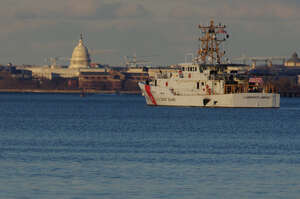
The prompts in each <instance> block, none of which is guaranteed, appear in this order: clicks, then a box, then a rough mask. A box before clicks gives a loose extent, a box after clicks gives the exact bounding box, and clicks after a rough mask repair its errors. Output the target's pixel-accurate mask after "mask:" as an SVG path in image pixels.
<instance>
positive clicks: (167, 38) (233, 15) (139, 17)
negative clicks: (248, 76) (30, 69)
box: [0, 0, 300, 65]
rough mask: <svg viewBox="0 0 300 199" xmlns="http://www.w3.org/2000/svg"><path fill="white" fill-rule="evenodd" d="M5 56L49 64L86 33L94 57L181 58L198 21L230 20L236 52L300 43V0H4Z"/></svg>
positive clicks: (1, 36) (0, 12)
mask: <svg viewBox="0 0 300 199" xmlns="http://www.w3.org/2000/svg"><path fill="white" fill-rule="evenodd" d="M0 3H1V4H0V5H1V6H0V25H1V29H0V40H1V46H0V63H1V64H7V63H8V62H12V63H14V64H44V63H45V62H44V60H45V58H48V57H55V56H62V57H67V58H69V57H71V54H72V51H73V48H74V47H75V46H76V44H77V42H78V39H79V35H80V33H83V35H84V39H85V43H86V45H87V47H88V48H89V49H91V50H93V51H94V52H96V54H93V55H92V56H91V57H92V61H93V62H100V63H107V64H114V65H119V64H120V63H121V61H122V59H123V56H125V55H132V54H133V53H135V52H136V54H137V56H153V58H152V59H151V60H152V61H153V63H155V64H176V63H178V62H182V61H184V56H185V54H186V53H191V52H196V49H197V47H198V41H197V38H198V37H199V30H198V28H197V26H198V24H207V23H208V22H209V20H210V19H214V20H215V21H216V22H222V23H224V24H226V25H227V32H229V33H230V39H229V40H228V42H227V45H226V46H227V47H228V49H229V51H230V53H229V55H230V57H239V56H241V55H242V54H245V55H248V56H290V55H291V54H292V53H293V52H295V51H298V52H299V53H300V51H299V46H300V45H299V44H300V40H299V38H300V26H299V25H300V12H299V8H300V1H299V0H0Z"/></svg>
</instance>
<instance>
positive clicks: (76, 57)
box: [69, 34, 91, 68]
mask: <svg viewBox="0 0 300 199" xmlns="http://www.w3.org/2000/svg"><path fill="white" fill-rule="evenodd" d="M90 63H91V59H90V54H89V51H88V49H87V47H85V45H84V43H83V38H82V34H81V35H80V40H79V43H78V45H77V46H76V47H75V48H74V50H73V53H72V58H71V61H70V66H69V68H88V67H89V66H90Z"/></svg>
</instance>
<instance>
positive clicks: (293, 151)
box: [0, 94, 300, 199]
mask: <svg viewBox="0 0 300 199" xmlns="http://www.w3.org/2000/svg"><path fill="white" fill-rule="evenodd" d="M0 111H1V114H0V198H1V199H2V198H4V199H10V198H20V199H21V198H22V199H27V198H28V199H29V198H30V199H31V198H74V199H80V198H105V199H106V198H107V199H110V198H113V199H119V198H120V199H121V198H130V199H131V198H138V199H140V198H167V199H176V198H178V199H179V198H180V199H182V198H187V199H190V198H214V199H215V198H264V199H265V198H272V199H273V198H299V195H300V99H299V98H282V99H281V108H280V109H202V108H174V107H149V106H146V105H145V102H144V99H143V97H142V96H136V95H120V96H118V95H91V96H88V97H86V98H80V97H79V96H78V95H63V94H60V95H58V94H57V95H56V94H0Z"/></svg>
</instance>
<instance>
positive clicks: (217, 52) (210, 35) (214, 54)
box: [198, 20, 229, 65]
mask: <svg viewBox="0 0 300 199" xmlns="http://www.w3.org/2000/svg"><path fill="white" fill-rule="evenodd" d="M225 28H226V25H223V24H221V23H220V24H218V25H215V24H214V21H213V20H211V21H210V24H209V25H208V26H202V25H199V29H200V31H201V37H200V38H199V41H200V47H199V50H198V61H199V62H200V61H201V63H202V64H206V63H207V62H208V64H211V65H214V64H221V62H222V57H223V56H224V55H225V51H222V50H221V44H222V43H223V42H225V41H226V40H227V39H228V38H229V35H228V34H227V32H226V30H225Z"/></svg>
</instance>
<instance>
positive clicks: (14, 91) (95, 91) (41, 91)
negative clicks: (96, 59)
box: [0, 89, 141, 95]
mask: <svg viewBox="0 0 300 199" xmlns="http://www.w3.org/2000/svg"><path fill="white" fill-rule="evenodd" d="M0 93H53V94H81V93H82V90H56V89H49V90H46V89H0ZM84 93H85V94H132V95H138V94H141V92H140V91H115V90H107V91H104V90H95V89H85V90H84Z"/></svg>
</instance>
